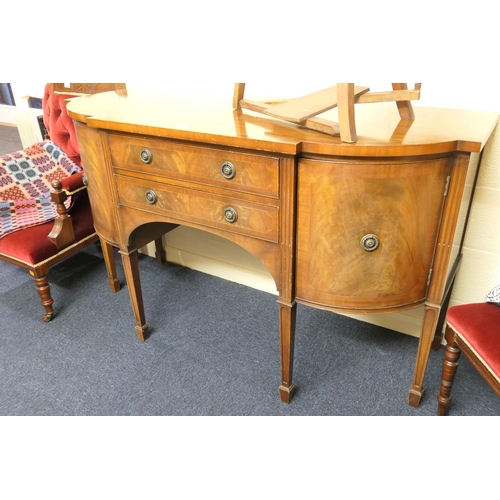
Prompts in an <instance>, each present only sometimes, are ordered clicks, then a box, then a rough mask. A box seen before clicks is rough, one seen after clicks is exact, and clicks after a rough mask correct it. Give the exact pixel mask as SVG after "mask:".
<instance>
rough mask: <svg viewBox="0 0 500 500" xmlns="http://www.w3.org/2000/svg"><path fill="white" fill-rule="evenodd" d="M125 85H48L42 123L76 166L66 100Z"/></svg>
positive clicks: (75, 145)
mask: <svg viewBox="0 0 500 500" xmlns="http://www.w3.org/2000/svg"><path fill="white" fill-rule="evenodd" d="M125 88H126V85H125V83H69V84H65V83H48V84H47V85H45V90H44V95H43V99H42V108H43V123H44V125H45V128H46V129H47V132H48V134H49V137H50V140H51V141H53V142H54V143H55V144H57V145H58V146H59V147H60V148H61V149H62V150H63V151H64V152H65V153H66V154H67V155H68V156H69V157H70V158H71V159H72V160H73V161H74V162H75V163H76V164H77V165H80V166H81V165H82V160H81V157H80V148H79V146H78V140H77V137H76V133H75V126H74V124H73V120H72V119H71V118H70V117H69V116H68V113H67V111H66V100H67V99H71V98H73V97H77V96H78V95H84V94H97V93H100V92H107V91H110V90H120V89H125Z"/></svg>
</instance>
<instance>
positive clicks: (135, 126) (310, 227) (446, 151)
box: [67, 89, 498, 406]
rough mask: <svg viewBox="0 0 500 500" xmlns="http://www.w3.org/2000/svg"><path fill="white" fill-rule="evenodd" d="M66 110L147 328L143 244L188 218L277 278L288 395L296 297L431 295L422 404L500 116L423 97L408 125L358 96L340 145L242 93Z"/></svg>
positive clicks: (374, 299)
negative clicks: (469, 200)
mask: <svg viewBox="0 0 500 500" xmlns="http://www.w3.org/2000/svg"><path fill="white" fill-rule="evenodd" d="M67 108H68V111H69V114H70V116H71V117H72V118H73V120H74V121H75V124H76V130H77V134H78V139H79V143H80V148H81V156H82V161H83V165H84V168H85V175H86V177H87V182H88V191H89V197H90V201H91V204H92V211H93V214H94V221H95V228H96V230H97V233H98V234H99V236H100V238H101V242H102V245H103V249H104V255H105V258H112V254H113V251H112V249H113V247H116V248H118V249H119V250H118V251H119V253H120V254H121V257H122V260H123V266H124V272H125V276H126V281H127V286H128V289H129V293H130V298H131V302H132V306H133V311H134V315H135V321H136V325H135V330H136V332H137V335H138V337H139V338H140V339H141V340H144V339H145V338H146V337H147V335H148V325H147V323H146V318H145V315H144V306H143V300H142V293H141V283H140V275H139V265H138V249H139V248H141V247H142V246H143V245H144V244H146V243H147V242H149V241H152V240H153V239H156V238H158V237H161V236H162V235H163V234H165V233H167V232H168V231H170V230H171V229H174V228H175V227H177V226H179V225H186V226H191V227H194V228H198V229H202V230H204V231H209V232H211V233H215V234H217V235H220V236H222V237H224V238H227V239H229V240H231V241H233V242H234V243H236V244H238V245H240V246H242V247H243V248H245V249H246V250H247V251H248V252H250V253H251V254H253V255H254V256H255V257H256V258H257V259H259V260H260V261H261V262H262V263H263V264H264V265H265V266H266V268H267V269H268V270H269V272H270V274H271V275H272V277H273V278H274V281H275V282H276V287H277V290H278V293H279V298H278V310H279V330H280V332H279V333H280V342H281V344H280V345H281V371H282V373H281V376H282V378H281V385H280V387H279V391H280V395H281V399H282V401H284V402H287V403H288V402H290V401H291V399H292V397H293V394H294V390H295V387H294V384H293V382H292V372H293V358H294V338H295V318H296V309H297V306H296V305H297V303H303V304H306V305H308V306H312V307H318V308H322V309H327V310H331V311H334V312H335V311H336V312H345V313H357V314H359V313H370V314H372V313H387V312H396V311H403V310H406V309H411V308H415V307H419V306H424V307H425V314H424V319H423V323H422V329H421V335H420V339H419V344H418V350H417V354H416V363H415V372H414V379H413V381H412V383H411V387H410V390H409V403H410V405H412V406H418V404H419V402H420V399H421V396H422V391H423V380H424V374H425V370H426V366H427V361H428V357H429V352H430V349H431V347H432V345H433V342H434V347H438V346H439V342H440V334H441V332H440V329H442V322H443V317H444V313H445V311H446V307H447V301H448V299H449V295H450V290H451V286H452V283H453V280H454V276H455V274H456V271H457V267H458V263H459V261H460V255H461V245H462V241H463V238H462V237H463V232H464V230H465V227H466V224H465V222H464V221H463V220H462V221H460V220H459V214H460V211H461V207H462V204H463V203H462V201H463V197H464V188H465V185H466V180H467V173H468V169H469V163H470V160H471V155H472V154H475V153H480V152H481V150H482V148H483V146H484V145H485V143H486V141H487V139H488V137H489V136H490V134H491V133H492V131H493V129H494V127H495V125H496V123H497V120H498V115H497V114H496V113H488V112H472V111H471V112H468V111H457V110H450V109H434V108H424V107H415V119H414V120H412V121H402V120H400V117H399V114H398V111H397V108H396V105H362V106H361V105H360V106H359V107H356V126H357V132H358V140H357V142H356V143H343V142H341V140H340V138H338V137H332V136H329V135H326V134H323V133H320V132H315V131H312V130H309V129H306V128H301V127H300V126H298V125H293V124H290V123H286V122H283V121H281V120H279V119H274V118H271V117H265V116H263V115H260V114H257V113H254V112H252V111H248V110H233V109H232V106H231V99H228V101H227V102H211V101H208V102H202V101H199V102H196V100H195V99H194V98H193V99H190V100H182V99H176V98H175V97H165V96H162V95H161V94H159V93H154V92H151V93H145V92H141V91H139V90H138V89H135V90H134V89H128V90H118V91H113V92H105V93H102V94H96V95H93V96H84V97H78V98H75V99H72V100H71V101H70V102H69V103H68V106H67ZM478 156H479V155H476V156H475V157H474V158H475V159H477V157H478ZM460 218H463V217H462V216H460ZM436 331H437V335H436Z"/></svg>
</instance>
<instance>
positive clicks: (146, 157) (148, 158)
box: [140, 148, 153, 164]
mask: <svg viewBox="0 0 500 500" xmlns="http://www.w3.org/2000/svg"><path fill="white" fill-rule="evenodd" d="M140 156H141V160H142V161H143V163H146V164H149V163H151V162H152V161H153V153H151V151H150V150H149V149H147V148H143V149H141V153H140Z"/></svg>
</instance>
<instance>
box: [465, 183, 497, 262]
mask: <svg viewBox="0 0 500 500" xmlns="http://www.w3.org/2000/svg"><path fill="white" fill-rule="evenodd" d="M499 225H500V190H498V189H489V188H477V189H476V192H475V195H474V204H473V206H472V210H471V215H470V219H469V225H468V228H467V235H466V237H465V242H464V245H465V247H467V248H471V249H474V250H481V251H483V252H492V253H500V231H499V230H498V228H499Z"/></svg>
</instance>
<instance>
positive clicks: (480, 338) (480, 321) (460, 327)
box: [446, 302, 500, 377]
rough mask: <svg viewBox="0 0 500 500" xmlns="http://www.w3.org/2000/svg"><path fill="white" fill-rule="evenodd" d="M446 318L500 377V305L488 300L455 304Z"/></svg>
mask: <svg viewBox="0 0 500 500" xmlns="http://www.w3.org/2000/svg"><path fill="white" fill-rule="evenodd" d="M446 320H447V321H448V323H449V324H450V325H451V326H452V328H453V329H454V330H455V331H456V332H458V333H459V335H460V336H461V337H462V338H464V339H465V340H466V341H467V343H468V344H469V345H470V346H471V347H472V348H473V349H474V350H475V351H476V352H477V353H478V354H479V356H480V357H481V358H482V359H483V360H484V362H485V363H486V365H488V366H489V367H490V369H491V370H492V371H493V373H495V374H496V375H497V377H500V307H499V306H497V305H495V304H490V303H488V302H481V303H479V304H464V305H459V306H454V307H450V309H449V310H448V313H447V316H446Z"/></svg>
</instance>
